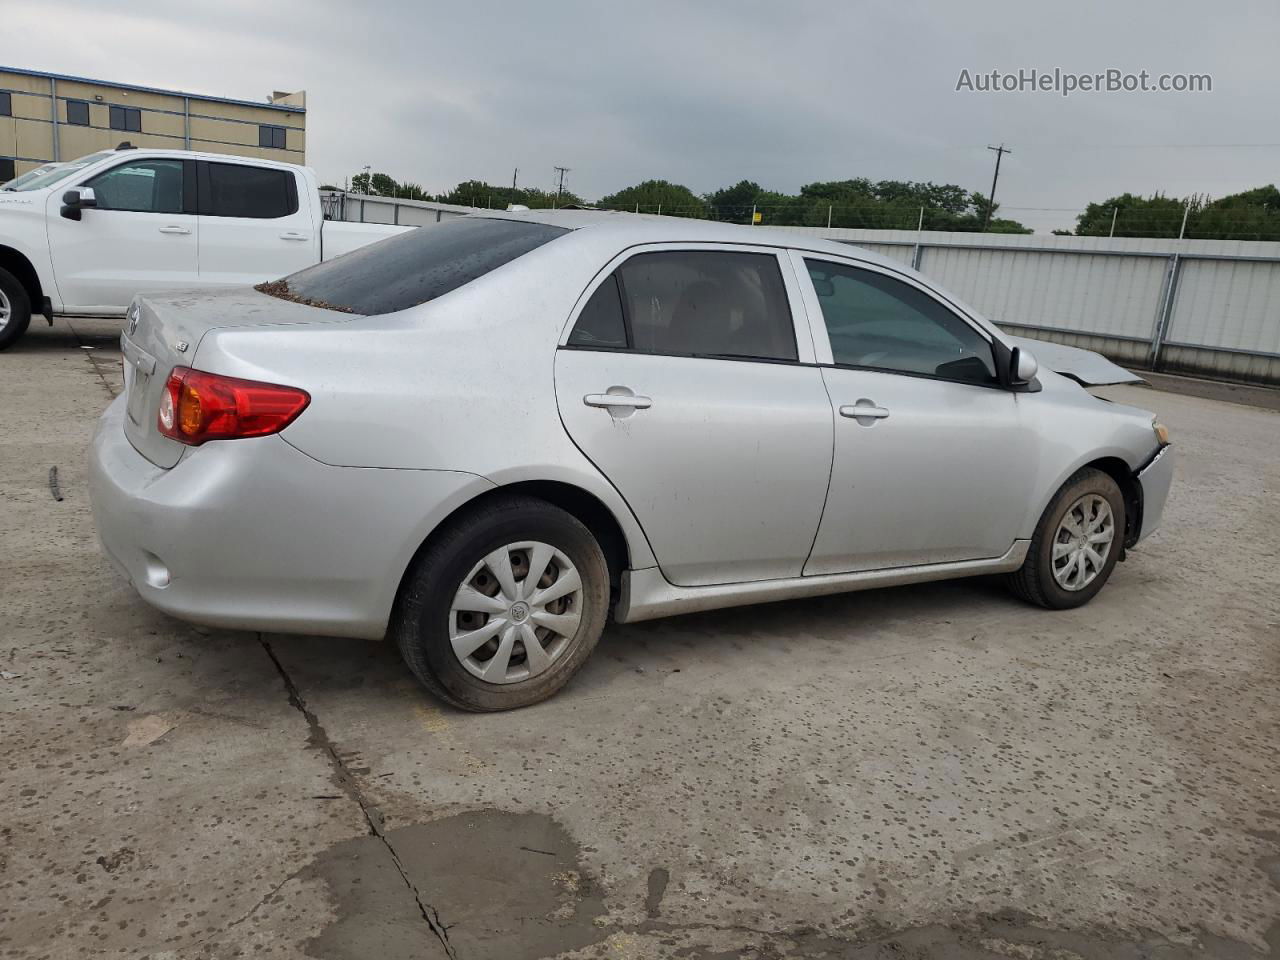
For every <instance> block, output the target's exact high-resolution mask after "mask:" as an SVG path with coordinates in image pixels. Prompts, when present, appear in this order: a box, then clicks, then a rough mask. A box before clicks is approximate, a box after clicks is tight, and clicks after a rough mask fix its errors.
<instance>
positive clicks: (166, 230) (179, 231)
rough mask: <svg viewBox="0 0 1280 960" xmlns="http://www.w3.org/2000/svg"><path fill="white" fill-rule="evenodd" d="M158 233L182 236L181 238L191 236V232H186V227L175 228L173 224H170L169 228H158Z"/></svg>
mask: <svg viewBox="0 0 1280 960" xmlns="http://www.w3.org/2000/svg"><path fill="white" fill-rule="evenodd" d="M160 232H161V233H173V234H177V235H178V236H182V237H189V236H191V231H190V230H188V229H187V228H186V227H179V226H177V225H175V224H170V225H169V226H167V227H161V228H160Z"/></svg>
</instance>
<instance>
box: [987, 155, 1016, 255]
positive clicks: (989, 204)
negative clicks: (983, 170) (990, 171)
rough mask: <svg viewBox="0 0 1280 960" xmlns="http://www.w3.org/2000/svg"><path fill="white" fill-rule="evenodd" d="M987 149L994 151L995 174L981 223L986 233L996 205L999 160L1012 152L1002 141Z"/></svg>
mask: <svg viewBox="0 0 1280 960" xmlns="http://www.w3.org/2000/svg"><path fill="white" fill-rule="evenodd" d="M987 149H988V150H994V151H995V152H996V174H995V176H994V177H992V178H991V196H990V197H988V198H987V217H986V220H984V221H983V223H982V232H983V233H986V232H987V228H988V227H989V226H991V211H992V210H994V209H995V205H996V181H997V180H999V179H1000V160H1001V158H1002V157H1003V156H1004V155H1005V154H1006V153H1013V151H1012V150H1010V149H1009V148H1008V147H1006V146H1005V145H1004V144H1003V143H1002V144H1000V146H998V147H991V146H989V147H987Z"/></svg>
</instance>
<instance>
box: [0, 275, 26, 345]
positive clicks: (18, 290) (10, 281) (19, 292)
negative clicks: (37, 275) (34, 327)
mask: <svg viewBox="0 0 1280 960" xmlns="http://www.w3.org/2000/svg"><path fill="white" fill-rule="evenodd" d="M30 323H31V298H30V297H29V296H27V291H26V289H25V288H24V287H23V286H22V284H21V283H19V282H18V278H17V277H15V276H14V275H13V274H12V273H10V272H9V271H8V270H0V350H4V349H5V348H7V347H10V346H12V345H13V344H14V343H15V342H16V341H17V339H18V338H19V337H21V336H22V335H23V334H24V333H26V332H27V326H28V325H29V324H30Z"/></svg>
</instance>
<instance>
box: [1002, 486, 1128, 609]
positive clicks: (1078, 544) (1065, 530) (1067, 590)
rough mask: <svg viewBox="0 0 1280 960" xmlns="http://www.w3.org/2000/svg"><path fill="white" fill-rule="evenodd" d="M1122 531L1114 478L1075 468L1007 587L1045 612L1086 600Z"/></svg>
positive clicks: (1104, 575)
mask: <svg viewBox="0 0 1280 960" xmlns="http://www.w3.org/2000/svg"><path fill="white" fill-rule="evenodd" d="M1124 531H1125V513H1124V497H1123V496H1122V495H1121V493H1120V488H1119V487H1118V486H1117V485H1116V482H1115V480H1113V479H1112V478H1111V477H1109V476H1108V475H1107V474H1105V473H1103V472H1102V471H1101V470H1098V469H1095V468H1093V467H1085V468H1084V469H1082V470H1077V471H1076V472H1075V473H1074V474H1072V476H1071V477H1070V479H1068V480H1067V482H1066V483H1065V484H1063V486H1062V489H1061V490H1059V491H1058V493H1057V495H1056V496H1055V497H1054V498H1053V500H1052V501H1050V503H1049V506H1048V507H1046V508H1045V511H1044V514H1043V515H1042V516H1041V517H1040V523H1039V524H1038V525H1037V526H1036V532H1035V534H1034V536H1032V538H1031V547H1030V549H1029V550H1028V551H1027V558H1026V560H1024V561H1023V564H1022V567H1021V569H1019V570H1018V571H1017V572H1015V573H1011V574H1010V575H1009V578H1008V584H1009V587H1010V589H1011V590H1012V591H1013V593H1014V594H1015V595H1017V596H1019V597H1021V598H1022V599H1023V600H1026V601H1028V602H1029V603H1035V604H1038V605H1039V606H1042V607H1048V608H1049V609H1051V610H1065V609H1068V608H1070V607H1078V606H1081V605H1083V604H1086V603H1088V602H1089V601H1090V600H1092V599H1093V597H1094V595H1095V594H1097V592H1098V591H1099V590H1101V589H1102V587H1103V584H1105V583H1106V582H1107V580H1108V578H1110V576H1111V571H1112V570H1113V569H1114V568H1115V565H1116V560H1117V559H1119V557H1120V549H1121V547H1122V546H1123V543H1124Z"/></svg>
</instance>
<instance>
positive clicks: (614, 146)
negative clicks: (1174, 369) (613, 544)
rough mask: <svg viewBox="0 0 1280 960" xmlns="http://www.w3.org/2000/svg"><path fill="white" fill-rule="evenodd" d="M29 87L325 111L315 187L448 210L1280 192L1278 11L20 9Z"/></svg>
mask: <svg viewBox="0 0 1280 960" xmlns="http://www.w3.org/2000/svg"><path fill="white" fill-rule="evenodd" d="M4 20H5V27H4V35H5V39H6V41H7V42H6V43H5V44H4V51H3V53H0V60H2V61H4V62H7V63H10V64H12V65H14V66H20V67H29V68H33V69H38V70H48V71H55V72H61V73H71V74H77V75H83V76H88V77H93V78H97V79H102V80H115V81H121V82H128V83H136V84H143V85H147V86H156V87H166V88H175V89H183V90H190V91H196V92H202V93H210V94H216V95H220V96H227V97H235V98H240V99H246V100H257V99H262V98H264V97H265V96H266V95H267V94H268V93H269V92H270V91H271V90H273V89H274V90H300V89H305V90H306V91H307V97H308V101H307V102H308V120H307V127H308V133H309V136H308V143H307V162H308V163H309V164H310V165H311V166H313V167H315V168H316V170H317V171H318V172H319V174H320V176H321V177H322V178H323V179H325V180H330V181H338V182H341V180H342V179H343V178H344V177H346V176H350V175H351V174H353V173H355V172H358V171H359V170H360V169H361V168H363V167H364V165H365V164H370V165H372V167H373V169H374V170H375V171H379V170H380V171H384V172H386V173H389V174H391V175H392V176H393V177H395V178H396V179H400V180H412V181H415V182H418V183H421V184H422V185H423V186H424V187H426V188H427V189H428V190H430V191H432V192H439V191H443V190H446V189H448V188H450V187H451V186H452V185H453V184H455V183H457V182H458V181H460V180H463V179H468V178H472V177H475V178H478V179H487V180H489V181H490V182H494V183H504V182H505V183H510V182H511V173H512V168H513V167H519V168H520V181H521V183H522V184H525V185H534V186H542V187H549V186H551V184H552V182H553V172H552V167H553V166H555V165H557V164H559V165H563V166H567V167H570V168H572V169H571V172H570V173H569V175H568V179H567V181H566V185H567V186H569V187H570V188H572V189H573V190H574V191H575V192H577V193H579V194H581V195H582V196H584V197H586V198H588V199H597V198H599V197H600V196H602V195H604V194H607V193H610V192H612V191H614V190H616V189H619V188H621V187H625V186H628V185H630V184H632V183H635V182H637V181H639V180H642V179H648V178H663V179H668V180H672V181H675V182H678V183H683V184H686V185H687V186H689V187H690V188H692V189H693V190H694V191H695V192H699V193H702V192H705V191H710V190H713V189H715V188H717V187H720V186H724V185H727V184H732V183H735V182H737V181H738V180H741V179H743V178H747V179H751V180H756V181H758V182H759V183H761V184H762V185H764V186H766V187H769V188H772V189H776V190H783V191H788V192H794V191H795V190H797V189H798V188H799V186H800V185H801V184H803V183H807V182H809V181H812V180H831V179H844V178H849V177H857V176H864V177H869V178H871V179H873V180H879V179H902V180H933V181H936V182H940V183H959V184H961V185H962V186H964V187H966V188H967V189H972V190H981V191H983V192H985V191H986V190H987V189H989V187H990V184H991V168H992V161H993V159H994V154H993V153H991V152H990V151H988V150H987V149H986V148H987V145H988V144H995V143H999V142H1002V141H1003V142H1004V143H1006V144H1007V145H1009V146H1010V147H1011V148H1012V149H1013V154H1012V155H1010V156H1006V157H1005V159H1004V162H1003V165H1002V167H1001V175H1000V185H999V188H998V191H997V200H998V201H999V202H1000V203H1001V206H1002V210H1003V212H1004V214H1005V215H1007V216H1012V217H1015V218H1017V219H1019V220H1022V221H1023V222H1024V223H1027V224H1028V225H1032V226H1035V227H1036V228H1037V229H1040V230H1045V229H1048V228H1050V227H1054V226H1069V225H1071V224H1072V223H1073V222H1074V220H1073V214H1074V212H1075V211H1078V210H1079V209H1081V208H1082V207H1083V206H1084V204H1086V203H1088V202H1089V201H1091V200H1101V199H1105V198H1106V197H1109V196H1112V195H1114V194H1117V193H1122V192H1124V191H1126V190H1127V191H1132V192H1135V193H1150V192H1152V191H1154V190H1161V191H1164V192H1165V193H1167V194H1170V195H1177V196H1182V195H1186V194H1189V193H1208V194H1211V195H1214V196H1221V195H1223V194H1226V193H1231V192H1235V191H1238V190H1241V189H1247V188H1251V187H1255V186H1260V185H1262V184H1266V183H1272V182H1274V181H1276V180H1277V179H1280V176H1278V173H1277V171H1278V170H1280V131H1278V130H1277V127H1276V119H1277V116H1278V111H1277V100H1278V97H1277V70H1276V62H1277V60H1276V40H1277V38H1278V37H1280V4H1278V3H1276V2H1275V0H1258V2H1241V0H1217V2H1215V3H1213V4H1200V3H1196V4H1192V3H1185V2H1181V0H1178V2H1175V0H1150V2H1149V0H1124V2H1121V0H1110V2H1095V0H1067V2H1058V3H1045V2H1034V0H1017V2H1014V0H1009V2H1005V0H967V2H965V3H936V4H929V5H926V4H913V3H909V2H902V0H899V2H896V3H889V2H886V3H856V2H852V0H847V2H818V0H806V2H803V3H799V2H794V0H793V2H790V3H783V2H772V3H765V2H759V0H714V2H712V0H706V2H697V0H687V2H668V0H630V2H613V0H596V2H577V0H575V2H559V0H541V2H537V3H533V2H516V0H508V2H498V0H469V2H464V3H459V2H451V3H447V4H445V3H430V2H414V0H385V2H371V3H369V4H367V5H366V6H365V7H364V8H363V9H361V7H360V6H359V5H357V4H353V3H345V2H344V3H336V2H331V0H308V2H290V0H272V2H269V3H268V2H262V0H219V2H218V3H215V4H198V5H197V4H182V3H174V2H173V0H164V2H160V0H117V2H112V3H109V4H108V3H104V2H102V0H47V2H43V3H39V4H35V3H28V4H18V3H16V2H7V3H5V4H4ZM1033 67H1034V68H1039V69H1041V70H1048V71H1052V70H1053V69H1054V68H1055V67H1057V68H1061V69H1062V70H1064V71H1071V72H1076V73H1092V72H1095V71H1103V70H1106V69H1107V68H1118V69H1120V70H1124V71H1132V72H1134V73H1136V72H1138V71H1141V70H1148V71H1150V72H1151V73H1152V74H1153V75H1158V74H1160V73H1178V72H1183V73H1208V74H1211V75H1212V78H1213V91H1212V92H1211V93H1181V94H1180V93H1162V94H1157V93H1111V94H1100V93H1077V94H1075V95H1074V96H1072V97H1070V98H1063V97H1061V96H1060V95H1058V94H1055V93H1030V92H1027V93H1000V94H991V93H985V94H984V93H970V92H956V90H955V87H956V83H957V79H958V78H959V76H960V72H961V70H963V69H968V70H969V71H970V72H971V73H973V74H977V73H983V72H989V71H991V70H1001V71H1007V72H1016V71H1017V70H1018V68H1033Z"/></svg>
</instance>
